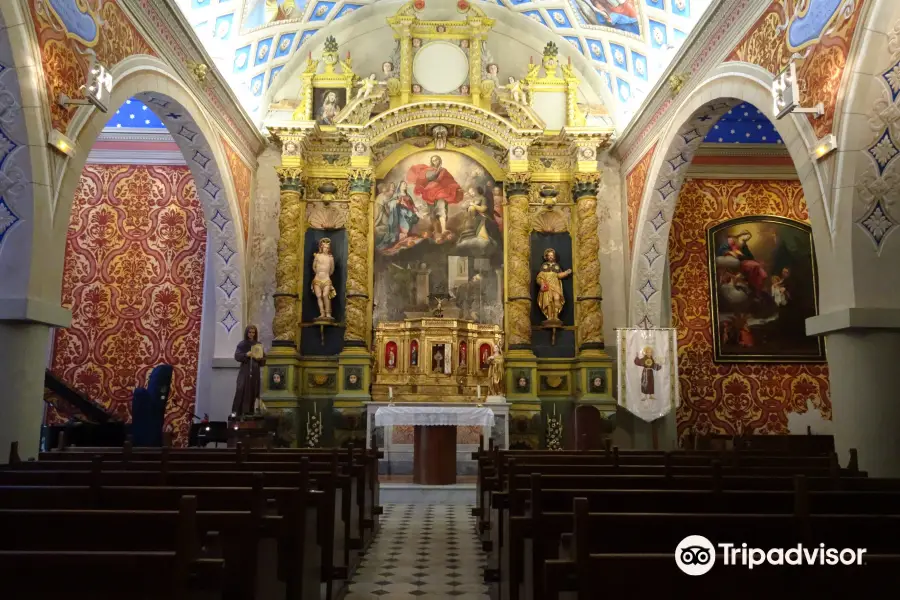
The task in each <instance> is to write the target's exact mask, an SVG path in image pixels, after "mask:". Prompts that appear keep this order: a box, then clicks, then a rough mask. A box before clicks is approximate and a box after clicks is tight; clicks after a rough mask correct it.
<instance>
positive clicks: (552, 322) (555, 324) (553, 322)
mask: <svg viewBox="0 0 900 600" xmlns="http://www.w3.org/2000/svg"><path fill="white" fill-rule="evenodd" d="M541 325H543V326H544V327H552V328H554V329H558V328H560V327H562V326H563V322H562V321H561V320H560V319H547V320H546V321H544V322H543V323H541Z"/></svg>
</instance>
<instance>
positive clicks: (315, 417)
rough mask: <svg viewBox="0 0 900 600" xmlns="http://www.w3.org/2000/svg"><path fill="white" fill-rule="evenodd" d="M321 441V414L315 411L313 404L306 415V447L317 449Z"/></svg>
mask: <svg viewBox="0 0 900 600" xmlns="http://www.w3.org/2000/svg"><path fill="white" fill-rule="evenodd" d="M321 440H322V413H320V412H319V411H318V410H317V409H316V404H315V402H314V403H313V409H312V412H310V413H308V414H307V415H306V447H307V448H318V447H319V443H320V442H321Z"/></svg>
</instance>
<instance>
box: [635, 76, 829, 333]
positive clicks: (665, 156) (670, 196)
mask: <svg viewBox="0 0 900 600" xmlns="http://www.w3.org/2000/svg"><path fill="white" fill-rule="evenodd" d="M772 81H773V77H772V75H771V74H770V73H768V72H767V71H764V70H763V69H761V68H760V67H757V66H755V65H750V64H747V63H725V64H722V65H720V66H719V67H718V68H716V69H714V70H713V71H712V72H711V73H710V75H709V76H708V77H707V78H706V80H705V81H704V82H703V83H701V84H700V85H699V86H697V88H696V89H695V90H694V91H693V92H692V93H691V94H690V95H689V96H688V97H687V98H686V99H685V101H684V102H683V103H682V105H681V106H680V107H679V108H678V109H677V110H676V111H675V113H674V116H673V118H672V121H671V125H670V127H669V128H668V130H666V131H665V132H664V133H663V135H662V137H661V138H660V141H659V146H658V147H659V151H658V152H657V153H656V155H655V156H654V157H653V161H652V164H651V167H650V175H649V178H648V185H647V189H646V190H645V191H644V195H643V198H642V199H641V209H640V213H639V219H638V224H637V231H636V233H635V244H634V250H633V252H632V260H631V278H630V282H631V283H630V297H629V308H630V310H629V317H628V321H629V323H631V324H632V325H636V326H642V327H658V326H660V324H661V321H662V316H663V315H664V314H665V311H664V307H663V306H662V302H663V296H664V294H663V289H664V286H665V285H667V283H668V282H666V281H664V276H665V272H666V269H665V265H666V260H667V258H666V257H667V256H668V252H669V230H670V228H671V221H672V217H673V215H674V214H675V206H676V204H677V202H678V196H679V193H680V191H681V186H682V183H683V182H684V178H685V175H686V174H687V170H688V167H689V165H690V163H691V160H692V159H693V157H694V153H695V152H696V151H697V148H698V147H699V146H700V144H701V143H702V142H703V139H704V138H705V137H706V134H707V132H708V131H709V130H710V129H711V128H712V126H713V125H714V124H715V123H716V122H717V121H718V119H719V117H721V116H722V115H723V114H724V113H725V112H727V111H728V110H729V109H731V108H732V107H733V106H736V105H737V104H740V103H741V102H750V103H752V104H754V105H755V106H756V107H757V108H758V109H759V110H761V111H762V112H763V114H765V115H766V117H767V118H768V119H769V120H770V121H772V123H773V124H774V125H775V129H776V130H777V131H778V134H779V135H780V136H781V139H782V140H783V141H784V144H785V146H786V147H787V150H788V152H789V153H790V156H791V158H792V159H793V161H794V166H795V168H796V169H797V174H798V176H799V179H800V181H801V184H802V186H803V194H804V196H805V198H806V203H807V206H808V209H809V214H810V223H811V225H812V229H813V239H814V243H815V245H816V257H817V260H818V265H819V279H820V284H821V286H820V290H821V294H820V295H821V297H822V300H821V301H820V307H823V305H825V304H827V303H826V302H825V299H826V298H829V297H830V294H832V293H833V291H834V288H835V283H837V284H838V285H839V282H836V281H835V280H836V279H837V278H836V277H833V276H831V262H832V261H831V259H832V256H833V254H834V252H833V250H834V247H833V236H832V231H833V227H832V223H833V222H832V217H831V214H830V209H829V207H828V206H827V205H826V202H825V198H826V194H825V191H824V182H825V181H826V180H827V179H826V174H825V173H824V172H823V169H822V167H821V165H820V164H818V163H815V162H814V161H813V160H812V159H811V158H810V154H809V150H810V148H812V147H813V145H814V143H815V137H814V135H813V133H812V128H811V127H810V125H809V122H808V121H806V118H805V116H803V115H801V116H796V115H794V116H790V117H786V118H784V119H781V120H776V119H775V118H774V114H773V112H772V99H771V98H772V97H771V92H770V89H771V83H772Z"/></svg>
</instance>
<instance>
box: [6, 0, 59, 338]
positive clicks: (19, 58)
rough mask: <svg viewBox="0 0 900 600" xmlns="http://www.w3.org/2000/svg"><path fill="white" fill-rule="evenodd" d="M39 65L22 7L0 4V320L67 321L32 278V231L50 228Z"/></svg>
mask: <svg viewBox="0 0 900 600" xmlns="http://www.w3.org/2000/svg"><path fill="white" fill-rule="evenodd" d="M39 65H40V54H39V52H38V49H37V44H36V43H35V42H34V40H33V30H32V28H31V26H30V20H29V18H28V15H27V8H26V7H24V6H23V5H21V4H20V3H17V2H5V3H0V137H2V142H3V143H2V146H0V148H2V149H0V281H2V282H3V285H2V289H0V320H5V319H9V320H15V321H40V322H45V323H49V324H51V325H66V324H67V323H68V320H69V319H68V311H65V310H63V309H61V308H60V307H59V305H58V303H52V302H47V301H46V299H44V298H42V297H41V295H40V293H39V292H40V290H39V287H38V286H36V285H35V284H34V282H33V281H32V280H33V278H34V275H33V272H32V269H31V257H32V255H33V254H34V248H37V247H40V245H39V244H40V240H39V238H38V237H36V235H37V234H36V232H38V231H42V230H46V229H49V212H48V211H49V208H50V207H51V206H52V192H51V189H52V183H51V182H52V178H51V176H50V152H49V149H48V147H47V145H46V140H47V128H46V124H45V119H44V111H43V108H42V107H43V104H44V100H43V96H42V93H41V90H42V86H41V85H39V83H38V81H37V79H38V78H39V77H40V74H41V69H40V67H39Z"/></svg>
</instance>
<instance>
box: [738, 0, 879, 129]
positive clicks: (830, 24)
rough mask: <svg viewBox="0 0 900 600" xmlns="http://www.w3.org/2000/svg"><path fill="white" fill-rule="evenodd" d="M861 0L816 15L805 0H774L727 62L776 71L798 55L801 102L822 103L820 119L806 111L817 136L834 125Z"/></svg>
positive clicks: (807, 104) (810, 104) (804, 103)
mask: <svg viewBox="0 0 900 600" xmlns="http://www.w3.org/2000/svg"><path fill="white" fill-rule="evenodd" d="M864 1H865V0H858V1H857V2H855V3H853V4H851V6H852V9H851V11H846V10H845V9H844V8H843V5H840V6H836V7H835V8H834V10H833V11H832V12H831V13H827V11H819V12H815V13H814V12H810V5H811V4H813V2H811V1H809V0H806V1H802V0H775V1H774V2H772V4H770V5H769V8H768V9H766V12H765V13H763V15H762V16H761V17H760V18H759V20H757V21H756V23H754V24H753V26H752V27H751V28H750V31H749V32H747V34H746V35H745V36H744V38H743V39H742V40H741V41H740V42H739V43H738V45H737V46H736V47H735V48H734V50H732V52H731V54H730V55H729V56H728V58H727V59H726V61H743V62H748V63H753V64H757V65H759V66H761V67H762V68H764V69H766V70H767V71H769V72H770V73H772V74H773V75H775V74H778V73H779V72H781V71H782V70H783V69H784V68H785V67H787V65H788V63H789V62H790V59H791V57H792V56H794V55H795V54H799V55H801V57H802V58H801V60H798V61H797V77H798V79H800V80H801V81H802V82H803V83H804V91H803V97H802V100H803V105H804V106H814V105H815V104H817V103H819V102H821V103H822V104H823V105H824V109H825V114H824V115H823V116H822V117H819V118H815V117H814V116H813V115H809V122H810V124H811V125H812V127H813V129H814V130H815V132H816V137H819V138H821V137H823V136H825V135H827V134H829V133H831V132H832V129H833V127H834V111H835V108H836V105H837V98H838V90H839V88H840V85H841V77H842V76H843V74H844V66H845V65H846V64H847V55H848V54H849V53H850V44H851V42H852V40H853V33H854V31H856V26H857V24H858V22H859V15H860V12H861V11H862V7H863V4H864ZM801 23H802V27H801ZM792 38H794V41H793V43H792V42H791V39H792Z"/></svg>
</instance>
